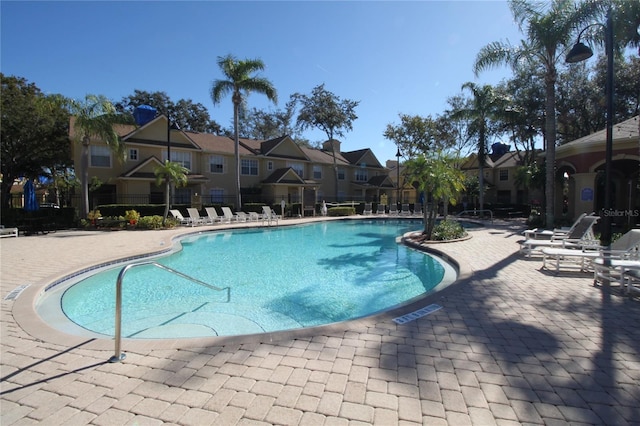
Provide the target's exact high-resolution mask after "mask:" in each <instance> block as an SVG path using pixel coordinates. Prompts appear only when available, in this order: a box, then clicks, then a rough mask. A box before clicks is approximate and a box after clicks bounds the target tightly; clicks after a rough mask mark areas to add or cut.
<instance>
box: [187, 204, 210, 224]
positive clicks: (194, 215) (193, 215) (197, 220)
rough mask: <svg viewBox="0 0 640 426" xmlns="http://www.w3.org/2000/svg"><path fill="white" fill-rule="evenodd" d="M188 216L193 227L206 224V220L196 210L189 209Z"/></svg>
mask: <svg viewBox="0 0 640 426" xmlns="http://www.w3.org/2000/svg"><path fill="white" fill-rule="evenodd" d="M187 214H188V215H189V220H190V221H191V226H197V225H204V224H205V223H206V221H205V219H204V218H203V217H202V216H200V212H199V211H198V209H196V208H193V207H189V208H187Z"/></svg>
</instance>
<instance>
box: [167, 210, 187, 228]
mask: <svg viewBox="0 0 640 426" xmlns="http://www.w3.org/2000/svg"><path fill="white" fill-rule="evenodd" d="M169 213H171V216H173V218H174V219H176V220H177V221H178V222H180V225H190V224H191V220H189V219H187V218H185V217H184V216H182V213H180V210H174V209H172V210H169Z"/></svg>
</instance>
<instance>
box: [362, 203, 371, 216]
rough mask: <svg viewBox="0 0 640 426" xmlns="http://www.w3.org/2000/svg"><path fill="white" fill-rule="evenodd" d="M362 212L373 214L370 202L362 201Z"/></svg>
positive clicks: (366, 214)
mask: <svg viewBox="0 0 640 426" xmlns="http://www.w3.org/2000/svg"><path fill="white" fill-rule="evenodd" d="M362 214H363V215H365V216H368V215H371V214H373V206H372V203H364V210H363V211H362Z"/></svg>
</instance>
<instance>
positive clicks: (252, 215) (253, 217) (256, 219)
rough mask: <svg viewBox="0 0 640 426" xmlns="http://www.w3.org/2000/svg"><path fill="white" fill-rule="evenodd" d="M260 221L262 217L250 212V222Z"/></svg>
mask: <svg viewBox="0 0 640 426" xmlns="http://www.w3.org/2000/svg"><path fill="white" fill-rule="evenodd" d="M259 220H260V215H259V214H258V213H256V212H249V222H257V221H259Z"/></svg>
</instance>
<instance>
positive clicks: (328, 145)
mask: <svg viewBox="0 0 640 426" xmlns="http://www.w3.org/2000/svg"><path fill="white" fill-rule="evenodd" d="M334 149H335V151H336V154H338V153H339V152H340V141H339V140H336V139H333V148H332V147H331V141H326V142H324V143H323V144H322V150H323V151H328V152H332V151H333V150H334Z"/></svg>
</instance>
